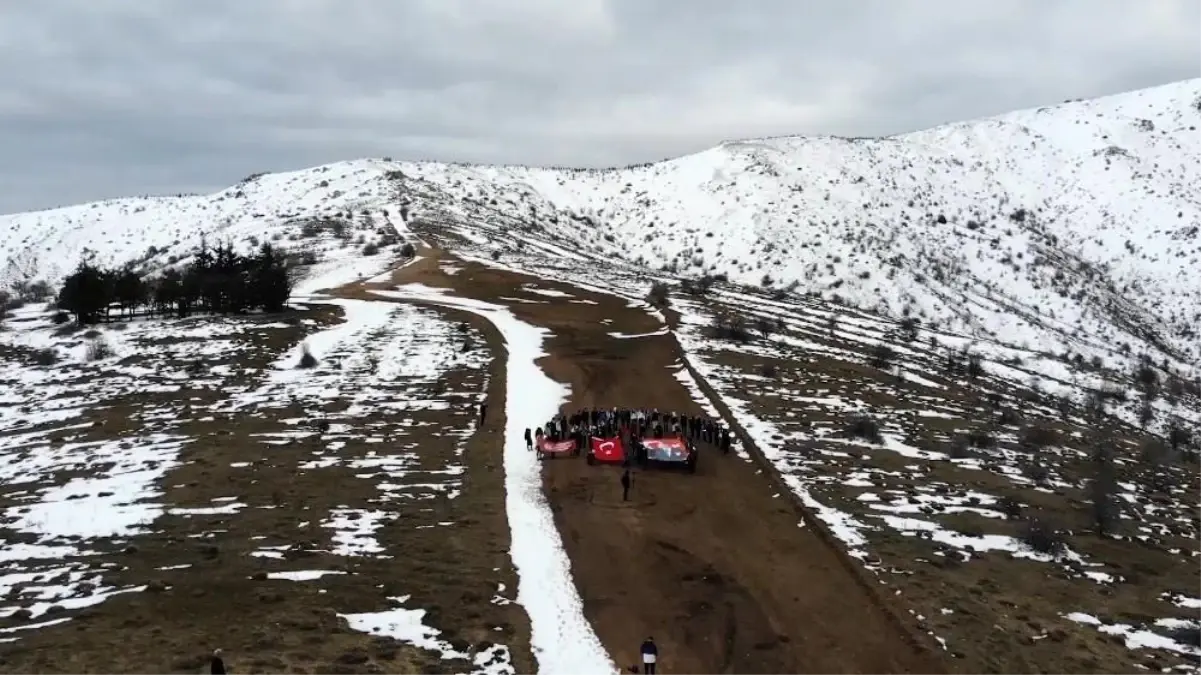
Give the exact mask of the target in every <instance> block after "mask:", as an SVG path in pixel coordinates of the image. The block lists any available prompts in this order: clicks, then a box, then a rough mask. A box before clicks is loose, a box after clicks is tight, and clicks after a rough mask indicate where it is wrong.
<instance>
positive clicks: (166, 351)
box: [0, 278, 586, 673]
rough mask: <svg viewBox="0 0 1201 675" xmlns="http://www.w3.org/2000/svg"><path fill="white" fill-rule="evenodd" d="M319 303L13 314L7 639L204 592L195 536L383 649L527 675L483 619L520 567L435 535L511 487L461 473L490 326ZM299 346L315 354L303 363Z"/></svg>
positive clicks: (246, 572) (1, 589) (2, 334)
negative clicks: (100, 319)
mask: <svg viewBox="0 0 1201 675" xmlns="http://www.w3.org/2000/svg"><path fill="white" fill-rule="evenodd" d="M329 283H330V282H329V279H328V278H327V279H324V280H322V281H319V282H317V285H321V286H324V285H327V284H329ZM309 302H310V303H311V304H309V305H307V306H306V308H305V309H301V310H298V311H294V312H289V313H288V314H287V315H286V316H285V317H283V318H280V317H263V318H255V317H241V318H227V317H195V318H191V319H187V320H176V319H149V318H140V319H135V320H132V321H128V322H117V323H111V324H105V325H102V326H101V327H99V328H97V329H95V330H91V331H88V332H82V331H73V330H70V327H69V326H67V327H66V328H64V327H61V326H56V325H54V323H53V322H52V321H51V318H52V316H53V314H52V313H51V312H48V311H44V310H41V309H39V308H25V309H22V310H19V311H18V312H16V313H15V315H14V316H13V317H11V318H10V319H9V320H8V321H6V322H5V324H4V330H2V331H0V350H2V353H3V356H4V358H3V360H2V361H0V391H3V392H4V400H3V401H2V402H0V457H3V462H2V463H0V471H2V472H3V473H2V475H3V477H4V480H3V483H4V490H3V493H2V494H0V508H2V509H3V510H2V511H0V514H2V515H0V528H2V529H3V531H4V536H5V538H6V540H8V541H9V542H10V544H9V545H8V546H6V547H5V552H4V554H3V557H2V559H0V566H2V569H3V573H2V575H0V596H2V597H3V598H4V604H3V607H2V609H0V623H2V624H3V625H2V626H0V630H2V631H3V635H4V637H3V639H4V640H5V641H12V642H16V641H24V640H28V639H30V637H31V636H33V635H35V634H36V633H37V632H39V629H44V628H49V627H52V626H54V625H57V624H60V623H63V622H69V621H72V620H73V619H75V618H77V617H76V610H79V609H81V608H85V607H87V606H89V605H94V604H97V603H101V602H104V601H106V600H108V599H109V598H112V597H113V596H115V595H118V594H128V593H138V592H145V591H147V589H150V590H152V591H154V592H156V593H162V592H172V591H173V589H174V588H175V587H176V586H177V585H178V586H186V585H187V584H188V583H196V582H202V581H203V577H199V578H197V577H194V576H193V575H194V574H200V573H199V572H198V571H195V572H194V571H193V570H192V569H191V568H193V567H194V566H195V565H199V564H202V563H200V562H197V561H196V557H197V551H196V550H194V549H193V548H187V549H186V550H178V548H179V547H178V546H176V545H175V542H177V541H180V540H193V541H195V542H197V544H196V545H197V546H201V547H202V548H201V549H200V553H199V555H200V557H201V558H202V559H203V558H207V557H210V556H213V557H215V556H216V555H218V553H216V551H218V550H219V551H220V554H219V555H221V556H222V557H223V558H226V559H227V563H228V559H229V556H233V559H234V560H236V561H241V564H234V565H233V566H232V568H233V571H230V569H228V567H229V566H228V564H227V566H225V567H223V569H222V571H221V574H225V575H228V574H237V573H239V572H240V573H241V574H242V575H243V577H242V578H243V579H244V580H245V581H246V582H248V583H249V584H250V586H249V587H248V589H247V590H246V591H245V592H246V593H249V594H250V595H251V597H252V598H253V597H254V594H256V593H258V594H260V595H262V594H264V593H266V594H267V596H270V595H271V594H276V593H277V594H282V597H283V598H285V599H286V598H289V597H290V593H291V591H289V590H287V589H284V588H279V587H278V585H279V584H296V585H301V586H304V587H305V588H306V589H307V590H306V591H305V592H312V591H313V589H315V590H316V592H317V593H319V594H324V593H326V592H329V593H338V594H339V595H340V596H344V598H345V600H344V601H343V602H341V603H339V604H340V605H342V606H345V611H344V612H342V613H343V615H344V617H345V618H346V619H347V621H349V625H350V626H351V627H352V628H355V629H361V630H363V631H367V632H369V634H370V635H371V636H372V637H374V638H376V639H381V638H383V639H387V638H390V639H392V640H395V641H397V642H398V643H399V644H406V645H410V646H412V647H415V648H418V649H419V650H422V651H421V653H423V654H427V655H431V654H432V656H426V657H423V658H427V659H428V658H433V659H434V661H431V662H430V663H433V662H443V661H445V662H446V663H448V664H450V665H451V667H456V668H462V669H463V670H464V672H467V671H472V672H488V673H503V672H513V670H514V665H513V664H512V662H511V660H510V653H509V649H508V646H507V645H506V642H507V640H506V632H507V631H511V630H513V627H512V624H513V623H514V621H513V619H512V618H511V617H502V616H496V615H494V616H492V617H491V618H489V617H488V616H487V611H485V610H486V609H487V608H496V611H497V612H505V613H511V612H512V611H513V609H512V607H511V605H512V603H513V602H514V600H516V598H513V597H511V596H509V595H508V594H509V592H510V591H508V589H512V588H514V586H515V585H516V584H515V583H514V582H513V581H512V580H511V578H510V577H511V571H508V570H507V569H505V566H504V565H501V564H496V563H489V566H488V567H486V568H484V567H482V565H484V564H485V563H484V560H486V559H487V558H486V557H485V556H480V559H479V560H474V559H472V557H471V554H470V553H465V552H463V551H456V550H455V548H454V547H445V546H440V545H439V541H440V540H442V539H444V538H445V537H446V536H447V535H446V534H439V531H445V532H447V533H451V532H456V531H459V532H460V535H459V536H468V535H469V534H470V529H471V528H469V527H464V526H463V525H462V522H461V521H462V520H463V519H464V518H465V517H473V516H474V512H475V511H476V510H478V509H484V508H489V509H495V508H496V507H499V506H501V505H502V504H503V499H504V497H503V486H501V485H500V483H499V482H497V484H496V486H495V487H494V488H489V489H488V491H485V490H484V488H483V487H475V488H474V489H473V488H472V487H471V486H469V485H467V484H466V483H465V480H466V477H467V475H468V472H469V469H472V470H481V467H480V466H478V465H479V464H480V463H482V462H484V461H485V460H484V459H483V458H479V459H474V458H472V457H468V456H467V455H466V453H467V451H468V447H469V444H470V439H471V438H472V436H473V434H475V425H476V421H475V415H476V407H477V405H478V402H479V401H480V400H482V396H483V392H484V390H485V389H486V388H487V386H488V370H487V366H488V364H489V363H490V360H491V357H490V355H489V353H488V351H487V349H486V345H485V344H484V341H483V338H482V336H481V335H479V334H478V333H476V332H475V331H473V330H471V329H469V328H468V327H467V326H466V325H465V324H459V323H455V322H452V321H448V320H446V319H444V318H441V317H440V316H439V314H438V313H436V312H434V311H432V310H429V309H422V308H417V307H415V306H412V305H409V304H400V303H393V302H384V301H380V302H365V301H353V300H334V299H324V298H320V297H318V296H310V297H309ZM97 344H104V345H106V346H105V347H103V348H97V347H96V345H97ZM305 350H307V351H308V352H309V353H310V354H312V356H313V357H315V359H316V363H315V365H313V366H312V367H309V368H300V367H298V364H299V361H300V356H301V354H302V353H303V351H305ZM49 353H53V354H55V355H56V357H55V358H52V357H49V356H46V354H49ZM480 482H481V481H476V483H480ZM498 517H499V518H500V521H499V522H501V523H503V519H504V512H503V509H500V512H499V516H498ZM475 519H476V520H477V521H482V520H485V519H483V518H480V517H478V516H475ZM484 526H487V522H481V523H480V524H479V525H476V526H475V527H477V528H479V527H484ZM533 536H537V533H536V532H535V533H534V535H533ZM480 541H484V542H486V541H487V537H484V538H482V539H481V540H480ZM173 549H176V550H174V552H173V553H172V550H173ZM456 556H464V557H465V558H467V559H466V560H463V561H461V562H463V563H464V566H463V567H457V568H456V569H459V570H462V569H466V570H468V572H469V573H471V574H473V575H479V578H478V579H473V580H472V581H473V582H474V583H475V584H477V585H478V586H479V588H480V591H479V596H480V597H479V600H478V603H477V604H478V606H477V607H473V608H472V611H471V612H470V613H469V614H468V615H466V616H470V617H471V619H470V620H467V621H464V624H466V625H454V623H455V622H457V621H458V618H459V617H462V616H464V614H463V612H462V610H461V609H460V608H458V607H456V599H451V598H447V597H446V593H448V592H451V593H453V592H454V590H453V587H452V589H451V590H449V591H448V590H447V589H445V588H444V586H445V584H443V583H442V582H440V581H439V578H440V577H441V574H442V572H441V571H439V570H438V569H437V568H438V567H439V566H447V565H449V564H450V562H451V561H452V560H453V559H454V558H455V557H456ZM491 557H492V558H495V559H496V560H497V561H501V562H503V561H504V559H505V558H506V557H507V556H504V555H503V549H502V553H501V554H493V555H491ZM138 558H146V559H151V558H153V559H154V561H155V564H153V565H148V564H144V563H143V562H142V561H139V560H137V559H138ZM414 565H417V566H418V569H423V568H424V569H426V570H427V571H426V572H425V573H422V572H420V571H417V570H414V569H412V568H413V566H414ZM476 568H479V569H476ZM398 577H401V578H407V579H409V580H410V581H409V583H402V584H399V586H398V589H399V590H398V592H396V593H392V594H388V591H385V590H382V589H383V587H381V586H380V585H379V581H378V580H380V579H389V578H398ZM427 577H430V578H427ZM214 583H217V582H216V581H214ZM391 585H392V584H387V586H391ZM462 586H468V587H469V586H470V584H460V587H462ZM264 587H267V588H279V589H278V590H271V591H264V590H262V589H263V588H264ZM389 590H390V589H389ZM517 592H520V591H517ZM527 595H529V594H528V593H527ZM267 596H264V597H267ZM373 596H374V597H373ZM283 601H284V602H291V601H290V600H283ZM535 601H536V600H535ZM356 603H357V605H358V606H355V605H356ZM373 607H384V608H385V609H383V610H375V609H373ZM439 607H440V608H441V616H440V617H438V618H436V619H430V618H429V617H427V618H426V620H425V621H424V622H423V619H422V617H423V616H426V615H427V614H428V613H429V612H430V611H431V610H430V608H434V609H437V608H439ZM500 618H503V619H504V620H503V621H501V620H498V619H500ZM489 621H495V624H492V625H486V624H488V622H489ZM504 624H509V625H507V626H505V625H504ZM585 625H586V624H585ZM436 626H437V627H436ZM444 633H445V634H444ZM485 638H486V639H485ZM460 662H461V663H463V664H465V665H461V666H455V665H454V664H455V663H460ZM261 667H265V666H261Z"/></svg>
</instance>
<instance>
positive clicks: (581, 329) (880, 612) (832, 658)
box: [337, 249, 946, 673]
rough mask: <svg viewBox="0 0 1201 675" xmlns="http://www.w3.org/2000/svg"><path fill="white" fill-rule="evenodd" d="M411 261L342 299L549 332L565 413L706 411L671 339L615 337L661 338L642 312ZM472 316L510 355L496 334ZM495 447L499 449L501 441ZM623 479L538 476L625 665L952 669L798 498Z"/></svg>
mask: <svg viewBox="0 0 1201 675" xmlns="http://www.w3.org/2000/svg"><path fill="white" fill-rule="evenodd" d="M420 254H421V255H422V256H423V258H422V259H420V260H418V261H416V262H415V263H413V264H411V265H408V266H406V267H404V268H403V269H400V270H398V271H396V272H395V273H394V274H393V279H392V281H391V282H390V283H384V284H371V283H366V282H364V283H358V284H352V285H351V286H347V287H343V288H341V289H338V291H337V294H338V295H341V296H343V297H357V298H363V299H374V300H379V299H380V297H379V296H377V295H373V294H371V292H370V291H371V289H372V288H373V287H374V288H380V289H384V288H391V287H392V286H393V285H395V284H400V283H412V282H418V283H423V284H426V285H428V286H436V287H444V288H451V289H453V290H454V292H455V293H457V294H458V295H460V296H463V297H469V298H476V299H479V300H484V301H488V302H494V303H498V304H503V305H506V306H508V307H509V308H510V309H511V311H512V312H513V313H514V314H515V315H516V316H517V317H518V318H519V319H521V320H523V321H526V322H529V323H531V324H535V325H539V326H543V327H546V328H548V329H550V330H551V331H552V332H553V335H554V337H553V338H551V339H550V340H548V343H547V345H546V347H547V350H548V351H549V352H550V354H551V355H550V356H548V357H546V358H544V359H543V363H542V364H540V365H542V367H544V368H545V369H546V370H547V372H548V374H549V375H550V376H551V377H553V378H555V379H557V380H559V381H562V382H566V383H569V384H570V385H571V387H572V397H571V400H570V402H569V404H568V405H567V406H565V407H566V408H569V409H577V408H581V407H586V406H604V407H609V406H622V407H655V408H659V409H660V410H674V411H678V412H683V413H695V414H701V412H702V411H701V410H700V408H699V407H698V406H697V404H696V403H695V402H693V401H692V398H691V396H690V395H689V392H688V390H687V389H686V388H685V387H684V386H683V385H682V384H681V383H680V382H678V381H677V380H676V379H675V377H674V376H673V374H672V372H673V370H674V369H675V368H676V367H677V366H678V365H679V363H680V358H679V356H680V352H679V345H678V344H677V342H676V341H675V339H674V337H672V336H671V335H659V336H650V337H640V338H631V339H618V338H614V337H612V336H611V335H610V333H611V332H621V333H624V334H640V333H648V332H653V331H655V330H656V329H657V328H660V325H659V324H658V321H657V320H655V319H654V318H652V317H651V316H649V315H647V314H646V313H645V312H644V311H642V310H639V309H636V308H630V307H629V306H628V304H627V303H626V302H625V301H624V300H620V299H617V298H614V297H611V296H605V295H597V294H593V293H587V292H583V291H580V290H578V289H575V288H574V287H570V286H566V285H562V284H555V283H551V282H547V281H542V280H539V279H537V278H535V277H528V276H523V275H518V274H513V273H508V272H502V271H498V270H494V269H490V268H487V267H484V266H481V265H477V264H464V263H461V262H458V261H453V264H454V265H455V266H456V267H458V268H460V271H458V272H457V273H455V274H447V273H445V272H443V271H442V269H441V266H442V263H443V262H451V260H450V258H449V257H448V256H446V255H445V254H442V253H440V252H438V251H435V250H431V249H424V250H422V251H420ZM525 286H535V287H538V288H542V289H550V290H556V291H561V292H564V293H570V294H571V295H572V296H573V297H574V299H575V301H571V300H568V299H567V298H556V299H554V300H553V301H551V302H548V298H547V297H545V296H542V295H538V294H535V293H531V292H529V291H528V290H526V289H525V288H523V287H525ZM515 299H516V300H515ZM606 320H608V321H607V322H605V321H606ZM474 322H475V323H476V324H477V325H479V327H480V328H481V329H482V330H484V331H485V333H486V334H487V335H489V341H490V342H491V343H492V346H493V347H494V348H503V343H502V342H501V339H500V336H499V334H498V333H497V332H496V330H495V329H494V328H492V327H491V326H490V325H487V323H486V322H485V321H483V320H482V319H474ZM602 322H604V323H602ZM492 409H493V410H501V409H503V407H502V406H500V405H495V404H494V405H493V406H492ZM544 422H545V420H528V421H526V424H528V426H530V427H534V426H538V425H541V424H543V423H544ZM495 443H496V445H497V448H496V449H495V451H496V452H497V453H499V452H500V448H499V444H500V439H499V437H498V438H497V440H496V442H495ZM619 472H620V469H617V468H612V467H601V466H596V467H593V466H588V465H587V464H586V463H585V462H584V461H583V459H580V458H577V459H562V460H556V461H550V462H547V463H546V464H545V466H544V480H545V490H546V493H547V497H548V499H549V501H550V502H551V504H552V508H553V509H554V512H555V520H556V523H557V525H558V527H559V529H560V532H561V533H562V537H563V540H564V546H565V548H566V551H567V554H568V556H569V558H570V559H571V561H572V572H573V575H574V578H575V582H576V585H577V587H578V588H579V592H580V595H581V597H582V598H583V601H584V610H585V614H586V615H587V618H588V619H589V620H590V621H591V622H592V625H593V626H594V628H595V630H596V632H597V634H598V635H599V637H600V638H601V640H602V642H603V643H604V644H605V646H606V648H607V649H608V650H609V652H610V653H611V654H612V655H613V657H614V658H615V659H616V660H617V662H618V664H620V665H621V666H623V667H627V666H630V665H633V664H635V663H637V662H638V654H637V651H638V645H639V644H640V643H641V641H642V640H643V639H644V638H646V637H647V636H654V638H655V640H656V642H657V643H658V644H659V647H660V654H661V656H660V659H661V668H662V670H663V672H674V673H680V672H691V673H720V672H739V673H778V672H823V673H832V672H893V673H915V672H922V673H935V672H946V664H945V663H944V662H943V661H942V659H941V658H940V657H939V656H938V655H937V654H935V653H934V651H933V650H931V649H929V645H928V644H927V643H926V642H925V640H924V639H921V638H917V637H915V635H914V634H913V633H912V632H910V631H909V630H907V629H905V628H903V627H902V626H901V625H899V623H898V622H897V620H896V618H895V616H894V615H892V614H891V613H890V609H889V608H888V607H886V606H885V605H884V604H883V602H882V600H881V598H880V594H879V593H878V592H875V591H873V590H871V589H869V588H868V587H867V586H866V585H865V584H864V583H863V582H862V580H861V579H857V578H856V575H855V574H854V573H853V572H852V571H851V569H850V568H849V566H848V565H847V564H846V560H845V558H844V556H845V554H844V553H843V552H842V551H841V550H837V549H836V548H835V547H833V546H831V545H830V544H829V543H828V542H827V541H826V540H825V539H824V538H822V537H821V536H819V535H818V533H816V532H815V531H814V530H813V529H811V528H810V527H807V526H803V525H801V524H800V517H799V514H798V512H797V510H796V507H795V506H794V503H793V501H792V500H791V499H790V498H789V497H788V496H787V495H784V494H780V493H779V490H778V488H777V484H776V483H775V482H773V481H772V480H769V476H767V475H765V474H764V470H763V469H761V468H759V467H757V466H756V465H755V464H754V463H751V462H747V461H744V460H742V459H739V458H737V457H735V456H733V455H729V456H725V455H722V454H720V453H718V452H716V451H713V450H708V449H707V448H706V449H702V454H701V457H700V461H699V468H698V471H697V473H696V474H695V475H687V474H679V473H674V472H661V471H639V472H638V473H637V474H636V476H635V480H634V487H633V490H632V491H631V501H630V502H629V503H623V502H622V501H621V488H620V485H619V483H618V477H619Z"/></svg>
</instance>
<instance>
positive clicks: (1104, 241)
mask: <svg viewBox="0 0 1201 675" xmlns="http://www.w3.org/2000/svg"><path fill="white" fill-rule="evenodd" d="M1198 99H1201V80H1190V81H1186V82H1181V83H1177V84H1172V85H1166V86H1163V87H1157V88H1153V89H1147V90H1142V91H1137V92H1132V93H1129V94H1122V95H1118V96H1111V97H1107V98H1102V99H1096V100H1091V101H1079V102H1072V103H1065V104H1062V105H1058V106H1053V107H1047V108H1039V109H1037V110H1029V111H1022V112H1016V113H1011V114H1008V115H1002V116H999V117H995V118H991V119H985V120H980V121H975V122H964V123H959V124H952V125H948V126H944V127H938V128H935V129H931V130H929V131H923V132H918V133H913V134H906V135H902V136H895V137H890V138H883V139H842V138H803V137H788V138H774V139H755V140H745V141H736V142H729V143H724V144H722V145H721V146H719V147H716V148H713V149H711V150H708V151H705V152H701V153H698V154H695V155H689V156H686V157H681V158H679V159H673V160H667V161H663V162H658V163H654V164H649V165H643V166H637V167H630V168H625V169H612V170H570V169H537V168H527V167H510V166H496V167H492V166H465V165H458V164H438V163H409V162H391V161H386V160H360V161H353V162H344V163H339V164H333V165H327V166H321V167H317V168H313V169H309V170H305V171H297V172H290V173H282V174H272V175H262V176H255V177H250V178H248V179H246V180H244V181H243V182H241V183H239V184H238V185H235V186H233V187H230V188H228V189H226V190H223V191H221V192H219V193H216V194H212V195H203V196H190V197H173V198H155V197H152V198H135V199H122V200H115V201H110V202H101V203H95V204H85V205H80V206H74V207H68V208H63V209H54V210H50V211H41V212H36V213H26V214H16V215H10V216H3V217H0V228H2V230H3V231H4V232H5V233H6V235H7V236H6V237H5V240H4V242H3V244H0V281H7V282H12V281H14V280H17V279H22V278H26V279H28V278H43V277H44V278H46V279H47V280H49V281H54V280H55V279H58V278H61V276H62V275H63V274H65V273H66V272H68V271H70V269H71V268H72V267H73V266H74V265H75V264H76V263H77V262H78V260H79V258H80V256H82V255H84V254H85V253H90V252H94V253H95V254H96V255H97V256H98V259H99V260H100V261H101V262H126V261H130V260H144V261H145V262H147V263H149V264H164V263H165V262H167V261H170V260H171V259H172V257H180V256H183V255H187V254H188V253H189V252H190V251H191V250H192V248H193V247H194V246H195V245H196V244H197V242H198V241H199V239H200V237H201V236H202V235H207V236H208V237H209V238H210V239H228V240H232V241H234V242H241V241H246V240H249V239H251V238H254V239H265V238H267V237H268V236H279V235H281V234H282V235H283V236H286V237H292V236H294V235H295V234H297V232H298V231H299V230H300V229H301V227H302V225H303V222H305V221H306V219H312V218H314V217H329V218H333V217H335V216H336V215H338V214H344V215H345V216H348V217H349V216H354V215H355V214H358V213H360V212H362V211H374V212H378V211H380V210H381V209H382V210H387V209H388V207H389V206H392V208H393V211H394V212H393V213H392V214H391V215H390V216H389V217H390V218H393V219H399V218H402V214H403V217H406V218H408V219H409V220H410V221H411V220H413V219H434V220H439V221H442V222H448V223H455V224H458V225H459V226H461V227H470V226H471V224H472V223H473V222H478V221H481V220H482V221H484V222H496V223H497V224H498V225H501V226H502V227H507V228H509V229H514V228H517V229H523V230H527V231H529V230H533V231H539V232H541V233H543V236H545V237H548V238H550V239H552V240H555V241H558V242H561V243H564V244H570V245H571V246H572V247H579V248H582V249H585V250H590V251H592V252H594V253H596V254H599V255H601V256H613V257H620V258H621V259H623V260H627V261H630V262H633V263H637V264H641V265H644V266H646V267H647V268H648V269H653V270H666V271H669V272H673V273H678V274H681V275H696V276H699V275H702V274H709V275H721V276H723V277H725V278H728V279H729V280H731V281H734V282H738V283H743V284H750V285H753V286H764V287H769V288H774V289H781V290H782V291H790V292H795V293H799V294H811V295H818V296H820V297H823V298H825V299H828V300H832V301H834V302H838V303H843V304H846V305H849V306H853V307H859V308H864V309H869V310H876V311H880V312H883V313H885V314H887V315H890V316H894V317H899V316H902V315H904V316H915V317H918V318H920V319H921V320H922V321H923V322H924V323H925V324H927V325H932V326H940V327H942V328H944V329H946V330H950V331H954V332H958V333H962V334H966V335H971V336H979V337H982V338H989V339H1002V340H1005V341H1007V342H1011V343H1014V344H1022V345H1025V346H1027V347H1029V348H1031V349H1036V350H1040V351H1046V352H1052V353H1067V354H1069V355H1073V356H1074V355H1075V354H1080V355H1082V357H1083V358H1085V359H1091V358H1093V357H1094V356H1100V357H1101V358H1106V357H1108V356H1109V355H1111V354H1113V353H1114V352H1115V351H1117V352H1121V353H1123V354H1126V355H1130V354H1143V353H1145V354H1147V355H1149V356H1151V357H1152V359H1153V360H1154V361H1155V362H1161V361H1163V360H1164V359H1169V360H1170V361H1171V362H1172V363H1173V364H1176V365H1187V364H1195V363H1197V362H1198V361H1199V360H1201V337H1199V336H1198V335H1197V332H1196V329H1195V326H1196V324H1197V322H1198V321H1199V320H1201V315H1199V310H1198V309H1197V308H1198V307H1201V302H1199V301H1201V297H1199V293H1201V291H1199V290H1198V288H1199V286H1198V283H1197V282H1196V280H1195V277H1194V276H1193V275H1192V272H1191V270H1193V269H1196V268H1197V266H1198V264H1201V238H1199V235H1198V223H1201V205H1199V203H1198V200H1197V196H1196V193H1195V190H1193V189H1191V187H1190V186H1195V185H1197V184H1201V168H1199V167H1201V161H1199V160H1201V133H1197V126H1198V125H1199V124H1201V110H1198V107H1197V105H1198V104H1197V101H1198ZM380 236H382V237H384V238H385V240H386V237H387V235H386V234H382V235H380ZM496 244H497V245H504V244H505V242H504V241H503V240H499V241H497V242H496Z"/></svg>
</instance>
